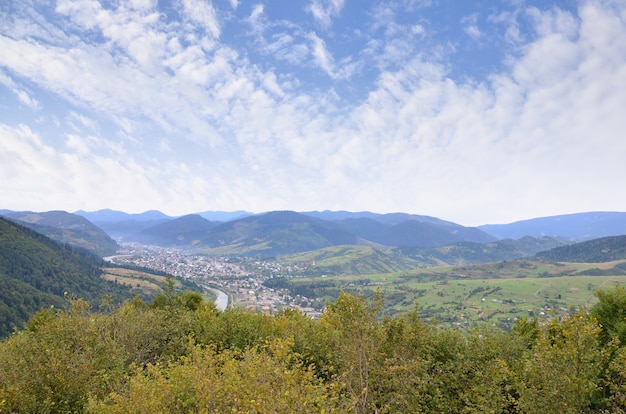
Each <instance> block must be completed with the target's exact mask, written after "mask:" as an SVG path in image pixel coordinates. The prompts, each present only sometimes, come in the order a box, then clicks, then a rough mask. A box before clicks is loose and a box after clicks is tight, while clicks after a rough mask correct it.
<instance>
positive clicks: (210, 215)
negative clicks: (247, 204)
mask: <svg viewBox="0 0 626 414" xmlns="http://www.w3.org/2000/svg"><path fill="white" fill-rule="evenodd" d="M197 214H198V215H200V216H201V217H203V218H205V219H207V220H209V221H231V220H237V219H240V218H244V217H248V216H253V215H254V213H250V212H249V211H244V210H237V211H203V212H201V213H197Z"/></svg>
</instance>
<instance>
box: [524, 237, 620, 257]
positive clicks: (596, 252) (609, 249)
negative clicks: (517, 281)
mask: <svg viewBox="0 0 626 414" xmlns="http://www.w3.org/2000/svg"><path fill="white" fill-rule="evenodd" d="M535 258H536V259H537V260H544V261H552V262H578V263H602V262H612V261H614V260H621V259H626V236H612V237H601V238H598V239H593V240H588V241H585V242H581V243H576V244H570V245H567V246H562V247H555V248H553V249H550V250H547V251H543V252H540V253H537V255H536V256H535Z"/></svg>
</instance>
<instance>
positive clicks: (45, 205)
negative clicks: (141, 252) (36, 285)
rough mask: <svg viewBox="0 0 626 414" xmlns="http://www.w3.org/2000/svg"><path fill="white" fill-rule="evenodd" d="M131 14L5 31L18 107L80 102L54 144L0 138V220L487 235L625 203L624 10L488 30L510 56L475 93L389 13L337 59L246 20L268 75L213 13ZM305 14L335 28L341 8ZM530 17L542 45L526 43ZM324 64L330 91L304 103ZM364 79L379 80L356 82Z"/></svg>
mask: <svg viewBox="0 0 626 414" xmlns="http://www.w3.org/2000/svg"><path fill="white" fill-rule="evenodd" d="M132 4H133V7H130V8H124V7H118V8H116V9H113V8H111V9H104V8H102V6H100V4H99V3H91V2H80V1H76V2H69V1H61V0H60V1H59V2H58V4H57V11H58V12H59V13H61V17H63V18H65V19H68V21H71V22H73V24H74V25H76V27H75V28H74V31H77V32H80V31H81V30H82V31H87V30H89V31H92V32H94V33H95V35H94V36H93V37H87V38H86V39H85V40H84V41H82V40H81V39H80V38H78V37H77V35H75V34H71V33H70V32H69V31H68V34H66V35H62V34H60V33H59V32H58V31H56V32H55V29H54V28H55V26H54V23H53V22H51V23H46V24H48V25H49V27H41V28H39V29H37V28H31V29H28V30H26V29H23V31H22V32H18V33H21V34H18V35H14V36H2V35H0V64H1V65H2V68H3V70H4V71H5V72H0V83H2V84H3V85H5V86H6V87H7V88H8V90H11V91H13V93H14V94H15V96H17V97H18V99H22V103H23V104H24V105H28V104H27V102H31V103H32V104H33V105H34V106H37V105H36V102H38V101H37V98H38V95H35V94H34V93H33V92H32V91H31V90H30V89H29V88H26V87H24V86H22V85H34V86H33V88H32V89H33V90H35V87H36V88H37V90H39V89H43V90H47V91H50V92H52V93H54V94H55V95H56V96H58V97H60V98H61V99H63V100H66V101H68V102H69V105H70V108H69V109H68V110H67V113H65V114H64V113H59V114H58V117H59V118H60V119H63V120H65V122H64V123H61V125H60V128H59V129H60V130H61V131H62V132H61V136H62V140H63V142H62V143H61V145H55V143H54V139H53V137H51V136H49V135H48V134H47V133H43V132H41V131H43V128H42V129H41V130H37V132H34V131H35V126H33V125H31V126H30V127H26V126H8V125H2V124H0V177H1V178H2V181H3V184H2V187H0V188H1V190H0V194H1V195H2V198H3V199H4V200H11V203H12V204H11V205H5V206H0V207H2V208H18V209H19V208H23V207H20V206H32V207H29V208H32V209H41V210H47V209H52V208H65V209H72V208H74V209H78V208H83V209H84V208H87V209H89V208H92V209H98V208H104V207H109V208H118V209H124V210H129V211H141V210H142V209H143V210H147V209H151V208H159V209H163V210H164V211H166V212H169V213H171V214H184V213H187V212H192V211H202V210H203V209H225V210H229V209H239V208H244V209H249V210H254V211H263V210H270V209H285V208H290V209H296V210H310V209H315V208H318V209H327V208H330V209H348V210H350V209H352V210H363V209H368V210H374V211H383V212H384V211H407V212H415V213H420V214H430V215H435V216H438V217H442V218H445V219H450V220H455V221H459V222H461V223H463V224H483V223H485V222H487V221H496V222H502V221H507V220H509V221H512V220H514V219H520V218H528V217H532V216H534V215H547V214H560V213H564V212H568V211H563V210H564V209H565V210H567V209H568V208H570V206H572V207H571V208H572V209H576V210H577V211H582V210H586V209H616V210H623V205H624V203H626V199H624V198H623V196H622V195H620V194H618V193H619V192H617V191H615V188H617V187H616V182H618V181H619V179H617V178H616V177H624V176H626V164H624V163H623V161H622V160H621V157H623V154H625V153H626V141H625V140H623V139H622V131H624V130H626V120H624V119H623V118H624V117H623V115H622V112H623V108H624V107H626V58H625V57H626V24H625V23H624V22H625V21H626V18H625V15H626V11H625V10H626V9H625V8H624V7H623V5H621V4H620V3H619V2H615V3H610V2H596V1H593V2H585V3H583V4H582V6H581V8H580V9H579V13H578V15H572V14H571V13H568V12H565V11H563V10H559V9H556V8H552V9H549V10H540V9H538V8H530V9H528V10H526V11H525V12H522V11H515V12H511V13H509V14H507V15H505V14H503V13H501V14H494V15H493V16H492V17H490V18H488V19H487V21H488V22H491V23H497V24H503V25H504V26H503V27H504V29H503V32H504V34H503V36H505V40H507V41H509V42H510V45H513V48H512V49H511V53H510V56H509V58H508V59H509V60H508V64H509V66H508V67H506V70H504V71H501V72H498V73H493V74H491V75H490V76H488V77H486V78H485V80H481V81H478V80H471V79H469V80H468V79H465V80H462V81H461V80H453V79H451V78H450V77H449V67H448V66H446V65H447V64H449V63H446V64H444V63H443V62H448V61H447V60H446V59H444V58H442V57H441V56H440V55H441V54H443V53H444V52H443V51H444V50H445V45H444V46H441V45H438V44H435V43H433V40H432V38H431V37H430V35H431V34H430V33H428V30H427V27H429V26H427V25H426V23H425V22H424V25H423V24H422V22H420V23H419V24H416V22H415V21H411V22H409V23H406V22H405V23H406V24H400V23H399V21H400V20H401V19H400V18H399V17H398V14H397V13H398V10H400V9H393V8H392V7H391V5H388V4H380V3H379V7H378V9H376V13H374V14H372V16H371V17H372V19H374V20H375V21H374V23H373V24H372V25H371V26H368V27H367V28H364V30H363V32H361V33H365V32H366V30H365V29H368V30H367V33H366V34H362V36H363V38H364V39H365V36H370V38H369V39H365V40H364V41H366V42H367V45H366V46H365V48H364V49H363V50H361V51H360V52H355V53H353V54H352V55H351V56H350V57H348V58H343V59H341V58H335V56H348V55H350V54H349V53H344V54H341V53H339V52H337V50H338V46H337V43H338V42H336V41H335V40H334V38H332V37H328V36H325V34H324V33H313V32H311V31H308V29H307V30H304V29H302V28H300V27H297V25H295V24H292V23H289V22H287V23H286V22H283V21H281V22H276V21H274V22H272V21H270V20H269V18H270V16H269V15H268V14H267V13H266V11H265V9H264V6H262V5H260V4H258V5H256V6H252V7H251V9H250V10H251V13H249V14H248V16H249V17H247V22H248V24H250V25H251V27H253V28H254V29H253V30H252V33H250V35H252V36H254V38H253V41H255V42H256V43H254V47H255V48H256V49H255V52H259V53H260V54H263V55H264V56H267V57H268V60H267V61H262V62H260V63H259V62H257V61H254V59H253V56H252V55H253V53H249V54H247V53H246V49H245V48H244V47H242V46H239V48H235V47H230V45H225V44H223V43H221V42H223V40H220V39H219V37H220V36H221V31H222V25H226V23H225V22H220V21H219V13H218V12H217V11H216V7H218V6H217V3H216V5H215V6H214V5H213V3H209V2H204V1H198V0H196V1H192V0H185V3H184V10H185V12H186V13H189V15H188V20H187V21H185V22H182V23H178V22H167V21H165V19H162V18H161V17H159V18H155V17H154V16H156V14H155V13H156V12H155V10H154V8H155V7H156V6H155V4H154V3H151V2H142V1H139V0H137V1H135V2H133V3H132ZM237 5H238V4H237V3H236V2H235V3H232V2H231V4H230V7H232V8H235V7H236V6H237ZM310 5H311V7H313V6H315V7H318V8H319V10H321V11H318V12H319V13H320V14H319V16H320V17H316V19H317V21H319V22H322V23H323V22H324V21H325V20H324V19H327V21H328V22H329V24H330V22H331V19H332V18H333V17H334V16H337V15H338V14H339V13H340V12H341V10H342V8H343V6H344V4H343V2H335V3H332V2H326V3H322V2H321V1H317V2H315V1H314V2H311V3H310ZM422 6H423V5H420V4H417V3H416V4H412V5H410V4H406V5H405V7H406V8H409V7H414V8H419V7H422ZM267 7H268V9H269V6H267ZM192 11H198V13H196V14H193V13H192ZM309 12H310V13H312V14H314V15H315V13H318V12H315V13H314V12H313V10H312V9H311V10H309ZM231 13H232V12H231ZM246 13H247V12H246ZM324 13H326V14H324ZM325 16H328V17H325ZM57 17H58V16H57ZM520 19H530V20H529V22H530V24H532V27H533V28H534V29H535V30H534V31H533V32H531V33H529V32H524V33H522V32H521V28H522V26H521V25H520V24H519V23H520ZM476 21H477V20H471V21H466V24H467V27H470V28H471V27H473V26H476V30H478V27H477V25H476V24H475V23H476ZM481 21H482V20H481ZM197 26H201V27H202V30H200V31H198V27H197ZM246 27H247V26H246ZM486 28H487V26H485V27H484V28H482V29H483V30H486ZM230 29H231V30H232V28H230ZM203 31H204V32H206V33H203ZM38 32H50V33H56V35H55V39H56V40H55V42H54V43H53V44H52V45H51V44H49V43H46V42H42V41H40V40H38V39H39V38H38V37H36V36H33V35H32V33H38ZM92 32H90V33H92ZM479 32H480V31H475V32H472V30H470V34H471V33H473V34H474V35H478V34H479ZM224 33H226V26H224ZM92 34H93V33H92ZM98 35H102V36H103V37H104V40H102V39H100V40H94V39H97V38H98ZM63 36H65V38H64V37H63ZM265 36H266V37H267V39H265V38H264V37H265ZM224 37H227V36H226V35H224ZM59 39H65V40H64V41H63V42H61V41H60V40H59ZM69 39H71V41H70V40H69ZM527 39H531V40H527ZM57 40H58V41H57ZM246 40H249V38H246ZM426 46H428V47H426ZM339 49H340V48H339ZM272 59H273V60H272ZM312 61H313V62H314V64H315V65H316V68H319V69H321V70H322V71H323V72H324V73H326V74H327V75H328V77H329V78H330V79H326V81H328V85H330V86H328V87H327V88H325V87H320V88H317V89H316V88H314V87H306V88H305V87H303V85H305V82H307V76H311V74H313V75H315V73H314V72H311V71H309V69H310V68H309V66H310V64H311V62H312ZM281 64H289V65H292V66H293V67H296V68H297V70H293V71H291V72H290V71H289V70H290V69H289V68H287V69H285V68H284V67H281V66H280V65H281ZM359 65H361V66H359ZM357 67H358V68H362V67H365V68H366V70H368V71H369V72H368V76H370V77H371V78H373V79H374V81H373V82H372V81H371V80H368V79H364V78H363V77H359V78H358V81H356V80H355V79H357V76H355V73H356V72H355V70H356V69H355V68H357ZM3 73H4V75H2V74H3ZM13 79H16V80H20V81H19V82H18V81H14V80H13ZM21 80H23V81H24V82H21ZM360 82H362V83H363V85H361V84H360ZM307 86H308V85H307ZM342 88H343V89H345V90H348V89H350V88H355V89H356V88H359V89H358V92H359V93H361V95H360V96H365V98H363V99H361V100H354V101H353V100H350V99H348V98H346V95H342V92H341V89H342ZM312 90H314V91H315V92H311V91H312ZM21 92H23V93H25V94H26V95H23V96H22V97H21V98H20V93H21ZM29 99H30V101H29ZM42 109H46V108H42ZM40 111H41V109H40ZM1 120H2V118H0V121H1ZM107 122H111V123H113V124H114V127H115V128H111V127H107V125H106V123H107ZM5 123H8V122H5ZM61 165H66V166H67V167H64V168H59V166H61ZM11 177H16V178H15V179H11V180H10V179H8V178H11Z"/></svg>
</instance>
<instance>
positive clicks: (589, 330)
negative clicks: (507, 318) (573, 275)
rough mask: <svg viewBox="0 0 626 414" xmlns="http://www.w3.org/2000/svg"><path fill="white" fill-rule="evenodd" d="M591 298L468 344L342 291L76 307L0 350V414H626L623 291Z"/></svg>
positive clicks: (165, 297)
mask: <svg viewBox="0 0 626 414" xmlns="http://www.w3.org/2000/svg"><path fill="white" fill-rule="evenodd" d="M599 298H600V303H599V304H598V305H597V306H596V307H595V308H593V309H592V311H591V315H589V314H587V313H584V312H578V313H573V314H571V315H570V316H569V317H567V318H565V319H563V320H562V321H558V320H552V321H550V322H548V323H546V324H545V325H539V324H537V323H536V322H533V321H528V320H522V321H519V322H518V324H517V325H515V326H514V328H513V329H512V331H511V332H510V333H507V332H504V331H490V330H487V329H486V330H481V331H476V332H474V333H472V334H470V335H467V336H465V335H463V334H461V333H459V332H457V331H453V330H446V329H441V328H440V327H439V326H436V325H430V324H427V323H425V322H424V321H423V320H421V319H420V318H419V317H418V314H417V311H416V312H413V313H411V314H409V315H405V316H402V317H398V318H388V317H386V318H381V317H380V314H379V311H380V307H381V303H380V300H379V299H377V298H376V297H374V298H373V299H372V300H365V299H364V298H362V297H356V296H352V295H349V294H342V295H341V296H340V297H339V299H338V300H337V301H336V302H334V303H333V304H331V305H329V306H328V307H327V309H326V311H325V312H324V313H323V314H322V316H321V318H320V319H319V320H312V319H310V318H308V317H306V316H304V315H302V314H300V313H298V312H293V311H285V312H283V313H279V314H276V315H273V316H272V315H263V314H259V313H252V312H248V311H243V310H240V309H228V310H226V311H224V312H218V311H216V309H215V307H214V306H213V305H212V304H209V303H206V302H203V301H202V298H201V297H200V296H199V294H196V293H182V294H175V293H174V292H172V291H171V290H169V291H166V292H164V293H162V294H161V295H159V296H158V297H157V298H156V299H155V300H154V302H153V303H152V304H151V305H148V304H146V303H144V302H142V301H141V300H139V299H135V300H133V301H132V302H130V303H128V304H126V305H124V306H122V307H120V308H118V309H116V310H114V311H112V312H110V313H94V312H92V311H91V310H90V307H89V304H88V303H87V302H84V301H82V300H78V301H75V302H74V303H73V306H72V308H71V309H70V310H68V311H63V312H55V311H53V310H50V309H47V310H43V311H41V312H39V313H38V314H37V315H35V316H34V317H33V318H32V319H31V320H30V321H29V323H28V324H27V326H26V328H25V329H24V330H23V331H21V332H19V333H15V334H14V335H12V336H11V337H10V338H9V339H7V340H5V341H4V342H2V343H0V412H16V413H30V412H40V413H61V412H91V413H126V412H135V413H155V412H205V413H223V412H238V413H285V412H289V413H292V412H293V413H316V412H317V413H322V412H323V413H350V412H352V413H399V412H402V413H405V412H442V413H460V412H465V413H484V412H499V413H585V412H611V413H619V412H626V403H625V401H626V387H625V386H624V383H625V381H624V379H625V378H626V349H625V348H624V347H622V342H620V341H619V339H621V338H622V336H623V326H622V325H623V323H622V322H621V321H617V320H616V318H617V319H619V318H620V317H621V316H622V315H623V314H624V313H625V312H626V299H625V298H626V290H624V289H622V288H616V289H615V290H612V291H607V292H604V294H603V295H600V296H599ZM618 311H619V312H618ZM599 322H601V323H599Z"/></svg>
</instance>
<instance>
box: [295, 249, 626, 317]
mask: <svg viewBox="0 0 626 414" xmlns="http://www.w3.org/2000/svg"><path fill="white" fill-rule="evenodd" d="M624 262H625V261H624V260H620V261H616V262H609V263H547V262H531V261H526V260H519V261H509V262H498V263H488V264H483V265H472V266H456V267H451V266H445V267H437V268H422V269H414V270H411V271H408V272H407V271H404V272H395V273H379V274H372V275H367V276H351V275H341V276H330V275H329V276H326V277H325V278H319V277H308V278H293V279H291V281H292V283H293V284H294V285H296V286H307V287H309V288H311V289H313V290H314V291H315V292H316V293H319V296H321V297H325V298H327V299H329V300H333V299H334V297H333V296H335V295H336V294H337V292H340V291H342V290H343V291H347V292H351V293H355V294H363V295H364V296H366V297H368V296H370V295H372V294H373V292H374V291H375V290H379V291H380V292H381V293H382V294H383V297H384V299H385V304H384V307H383V312H384V314H386V315H393V314H396V313H405V312H408V311H411V310H413V309H415V306H416V305H418V306H419V314H420V315H421V316H422V317H423V318H426V319H429V320H436V321H439V322H440V323H442V324H443V325H445V326H454V327H459V328H462V329H468V328H472V327H476V326H481V325H490V326H499V327H502V328H505V329H506V328H509V327H510V326H511V325H512V324H513V323H514V322H515V320H516V319H518V318H524V317H532V318H539V319H547V318H554V317H562V316H565V315H568V314H570V313H571V312H573V311H575V310H578V309H581V308H589V307H590V306H593V304H595V303H596V301H597V298H596V297H595V292H596V291H597V290H598V289H605V288H610V287H612V286H615V285H616V284H626V276H624V275H621V274H619V273H623V272H617V271H616V274H615V275H611V274H610V273H611V269H613V268H614V267H615V266H616V265H617V264H621V263H624ZM595 269H600V270H602V271H603V272H604V274H603V275H602V276H590V275H585V274H584V273H585V272H587V271H589V270H595Z"/></svg>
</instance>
